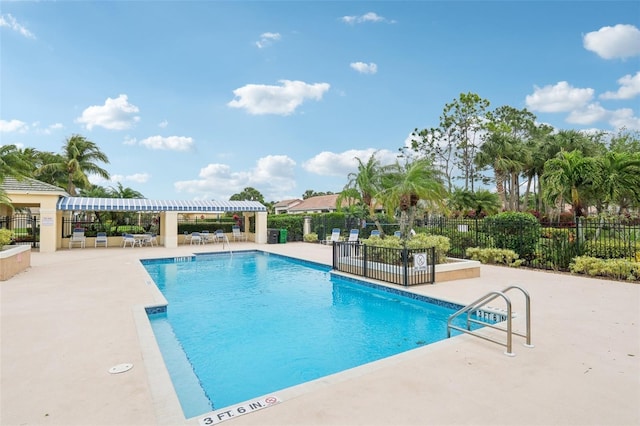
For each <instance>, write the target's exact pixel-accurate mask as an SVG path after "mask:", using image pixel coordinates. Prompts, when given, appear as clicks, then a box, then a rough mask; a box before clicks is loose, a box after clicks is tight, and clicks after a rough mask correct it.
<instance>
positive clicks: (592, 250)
mask: <svg viewBox="0 0 640 426" xmlns="http://www.w3.org/2000/svg"><path fill="white" fill-rule="evenodd" d="M638 252H640V243H636V242H628V241H627V242H625V241H622V240H618V239H612V238H599V239H597V240H595V241H594V240H589V241H585V242H584V245H583V250H582V254H584V255H585V256H591V257H598V258H600V259H623V258H625V259H633V258H635V256H636V253H638Z"/></svg>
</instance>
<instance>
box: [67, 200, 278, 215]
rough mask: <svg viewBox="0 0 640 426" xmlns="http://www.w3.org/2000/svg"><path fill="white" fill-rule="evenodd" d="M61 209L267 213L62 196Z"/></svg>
mask: <svg viewBox="0 0 640 426" xmlns="http://www.w3.org/2000/svg"><path fill="white" fill-rule="evenodd" d="M57 209H58V210H66V211H69V210H73V211H108V212H266V211H267V208H266V207H265V206H263V205H262V204H261V203H259V202H257V201H210V200H203V201H194V200H191V201H185V200H149V199H147V198H91V197H62V198H60V199H59V200H58V204H57Z"/></svg>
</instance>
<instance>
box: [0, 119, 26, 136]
mask: <svg viewBox="0 0 640 426" xmlns="http://www.w3.org/2000/svg"><path fill="white" fill-rule="evenodd" d="M27 130H29V125H28V124H27V123H25V122H24V121H20V120H11V121H7V120H0V132H1V133H12V132H18V133H25V132H26V131H27Z"/></svg>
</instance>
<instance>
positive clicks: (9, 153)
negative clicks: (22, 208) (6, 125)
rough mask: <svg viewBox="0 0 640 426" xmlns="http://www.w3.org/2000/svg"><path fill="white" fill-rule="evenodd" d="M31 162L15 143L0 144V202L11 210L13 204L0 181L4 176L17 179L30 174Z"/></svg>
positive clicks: (2, 180)
mask: <svg viewBox="0 0 640 426" xmlns="http://www.w3.org/2000/svg"><path fill="white" fill-rule="evenodd" d="M31 168H32V167H31V164H30V163H29V161H28V160H26V159H25V157H24V156H23V155H22V153H21V151H20V150H19V149H18V148H17V147H16V146H15V145H2V146H0V204H1V205H5V206H7V207H9V208H10V209H11V210H13V205H12V204H11V201H10V200H9V197H8V195H7V193H6V192H5V190H4V189H3V188H2V183H3V182H4V180H5V178H6V177H8V176H10V177H13V178H16V179H18V180H20V179H22V178H24V177H26V176H29V175H30V174H31Z"/></svg>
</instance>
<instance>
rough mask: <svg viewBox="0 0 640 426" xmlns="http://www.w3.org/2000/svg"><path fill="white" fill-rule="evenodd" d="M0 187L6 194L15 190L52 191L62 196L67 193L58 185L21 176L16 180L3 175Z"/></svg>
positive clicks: (21, 191)
mask: <svg viewBox="0 0 640 426" xmlns="http://www.w3.org/2000/svg"><path fill="white" fill-rule="evenodd" d="M0 187H1V188H2V189H3V190H4V191H5V192H6V193H7V194H8V193H16V192H20V193H23V192H30V193H34V192H35V193H37V192H54V193H57V194H60V195H64V196H68V195H69V194H67V191H65V190H64V189H62V188H60V187H58V186H55V185H50V184H48V183H45V182H40V181H39V180H36V179H31V178H23V179H20V180H18V179H16V178H14V177H11V176H5V178H4V181H3V182H2V183H0Z"/></svg>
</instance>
